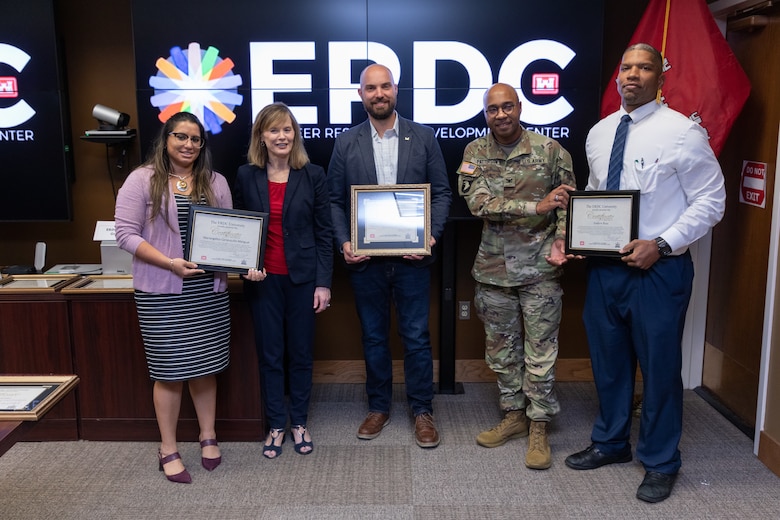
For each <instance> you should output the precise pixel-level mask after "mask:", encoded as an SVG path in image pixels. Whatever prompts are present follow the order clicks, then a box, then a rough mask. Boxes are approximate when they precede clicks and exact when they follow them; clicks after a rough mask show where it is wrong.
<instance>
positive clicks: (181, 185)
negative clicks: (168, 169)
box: [168, 173, 190, 193]
mask: <svg viewBox="0 0 780 520" xmlns="http://www.w3.org/2000/svg"><path fill="white" fill-rule="evenodd" d="M168 177H176V178H177V179H179V180H178V181H176V189H177V190H179V191H181V192H182V193H183V192H185V191H187V188H189V186H190V185H189V184H187V181H186V180H185V179H187V177H189V175H184V176H181V175H176V174H175V173H169V174H168Z"/></svg>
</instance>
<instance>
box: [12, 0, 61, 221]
mask: <svg viewBox="0 0 780 520" xmlns="http://www.w3.org/2000/svg"><path fill="white" fill-rule="evenodd" d="M62 71H63V68H62V60H61V56H60V48H59V42H58V38H57V31H56V27H55V23H54V6H53V2H52V0H36V1H34V2H29V1H27V2H4V4H3V10H2V15H0V221H63V220H70V219H71V216H72V213H71V196H70V185H71V181H72V172H73V170H72V157H71V152H70V144H71V141H70V124H69V123H68V117H67V98H66V92H65V83H64V81H63V76H62Z"/></svg>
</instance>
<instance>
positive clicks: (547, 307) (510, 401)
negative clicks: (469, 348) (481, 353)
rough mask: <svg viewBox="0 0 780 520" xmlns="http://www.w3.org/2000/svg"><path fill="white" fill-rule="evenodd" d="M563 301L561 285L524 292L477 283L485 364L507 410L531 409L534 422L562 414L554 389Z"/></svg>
mask: <svg viewBox="0 0 780 520" xmlns="http://www.w3.org/2000/svg"><path fill="white" fill-rule="evenodd" d="M562 296H563V290H562V289H561V286H560V284H559V283H558V281H557V280H551V281H545V282H540V283H536V284H530V285H524V286H519V287H499V286H495V285H489V284H483V283H479V282H478V283H477V286H476V290H475V296H474V305H475V310H476V312H477V315H478V316H479V319H481V320H482V322H483V323H484V325H485V361H486V362H487V364H488V366H489V367H490V368H491V369H492V370H493V371H494V372H495V373H496V375H497V376H498V390H499V405H500V407H501V409H502V410H522V409H525V413H526V415H527V416H528V418H529V419H531V420H533V421H549V420H550V418H551V417H552V416H553V415H555V414H557V413H558V412H559V411H560V404H559V403H558V398H557V397H556V395H555V389H554V387H553V386H554V383H555V360H556V359H557V358H558V329H559V326H560V322H561V312H562V305H561V297H562Z"/></svg>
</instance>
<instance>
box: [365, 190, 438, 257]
mask: <svg viewBox="0 0 780 520" xmlns="http://www.w3.org/2000/svg"><path fill="white" fill-rule="evenodd" d="M351 195H352V196H351V199H352V200H351V202H352V215H351V217H352V218H351V222H350V224H351V231H352V233H351V241H352V252H353V253H354V254H356V255H369V256H404V255H423V256H426V255H430V254H431V246H430V243H431V242H430V239H431V185H430V184H389V185H358V186H352V193H351Z"/></svg>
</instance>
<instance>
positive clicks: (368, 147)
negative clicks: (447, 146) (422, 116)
mask: <svg viewBox="0 0 780 520" xmlns="http://www.w3.org/2000/svg"><path fill="white" fill-rule="evenodd" d="M396 182H397V183H398V184H426V183H430V185H431V235H432V236H433V238H435V239H436V240H437V241H438V240H439V238H440V237H441V234H442V232H443V231H444V224H445V223H446V222H447V216H448V215H449V212H450V202H451V200H452V191H451V190H450V181H449V178H448V176H447V166H446V165H445V163H444V156H443V155H442V153H441V148H440V147H439V143H438V141H436V136H435V135H434V133H433V129H431V128H430V127H427V126H423V125H421V124H419V123H415V122H413V121H409V120H408V119H404V118H403V117H401V116H400V115H398V178H397V181H396ZM353 184H377V178H376V166H375V164H374V147H373V144H372V141H371V122H370V121H369V120H368V119H367V120H365V121H364V122H362V123H360V124H359V125H357V126H355V127H353V128H351V129H350V130H348V131H346V132H344V133H342V134H339V136H338V137H337V138H336V144H335V145H334V147H333V155H332V156H331V159H330V165H329V166H328V185H329V186H330V200H331V211H332V213H333V233H334V240H335V247H337V248H340V247H341V245H342V244H343V243H344V242H349V240H350V218H351V217H350V214H351V212H352V207H351V206H352V205H351V192H350V190H351V186H352V185H353ZM431 262H433V256H431V257H427V258H423V259H422V260H419V261H417V262H416V263H417V264H418V265H427V264H429V263H431ZM348 267H351V268H355V267H353V266H348Z"/></svg>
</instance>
